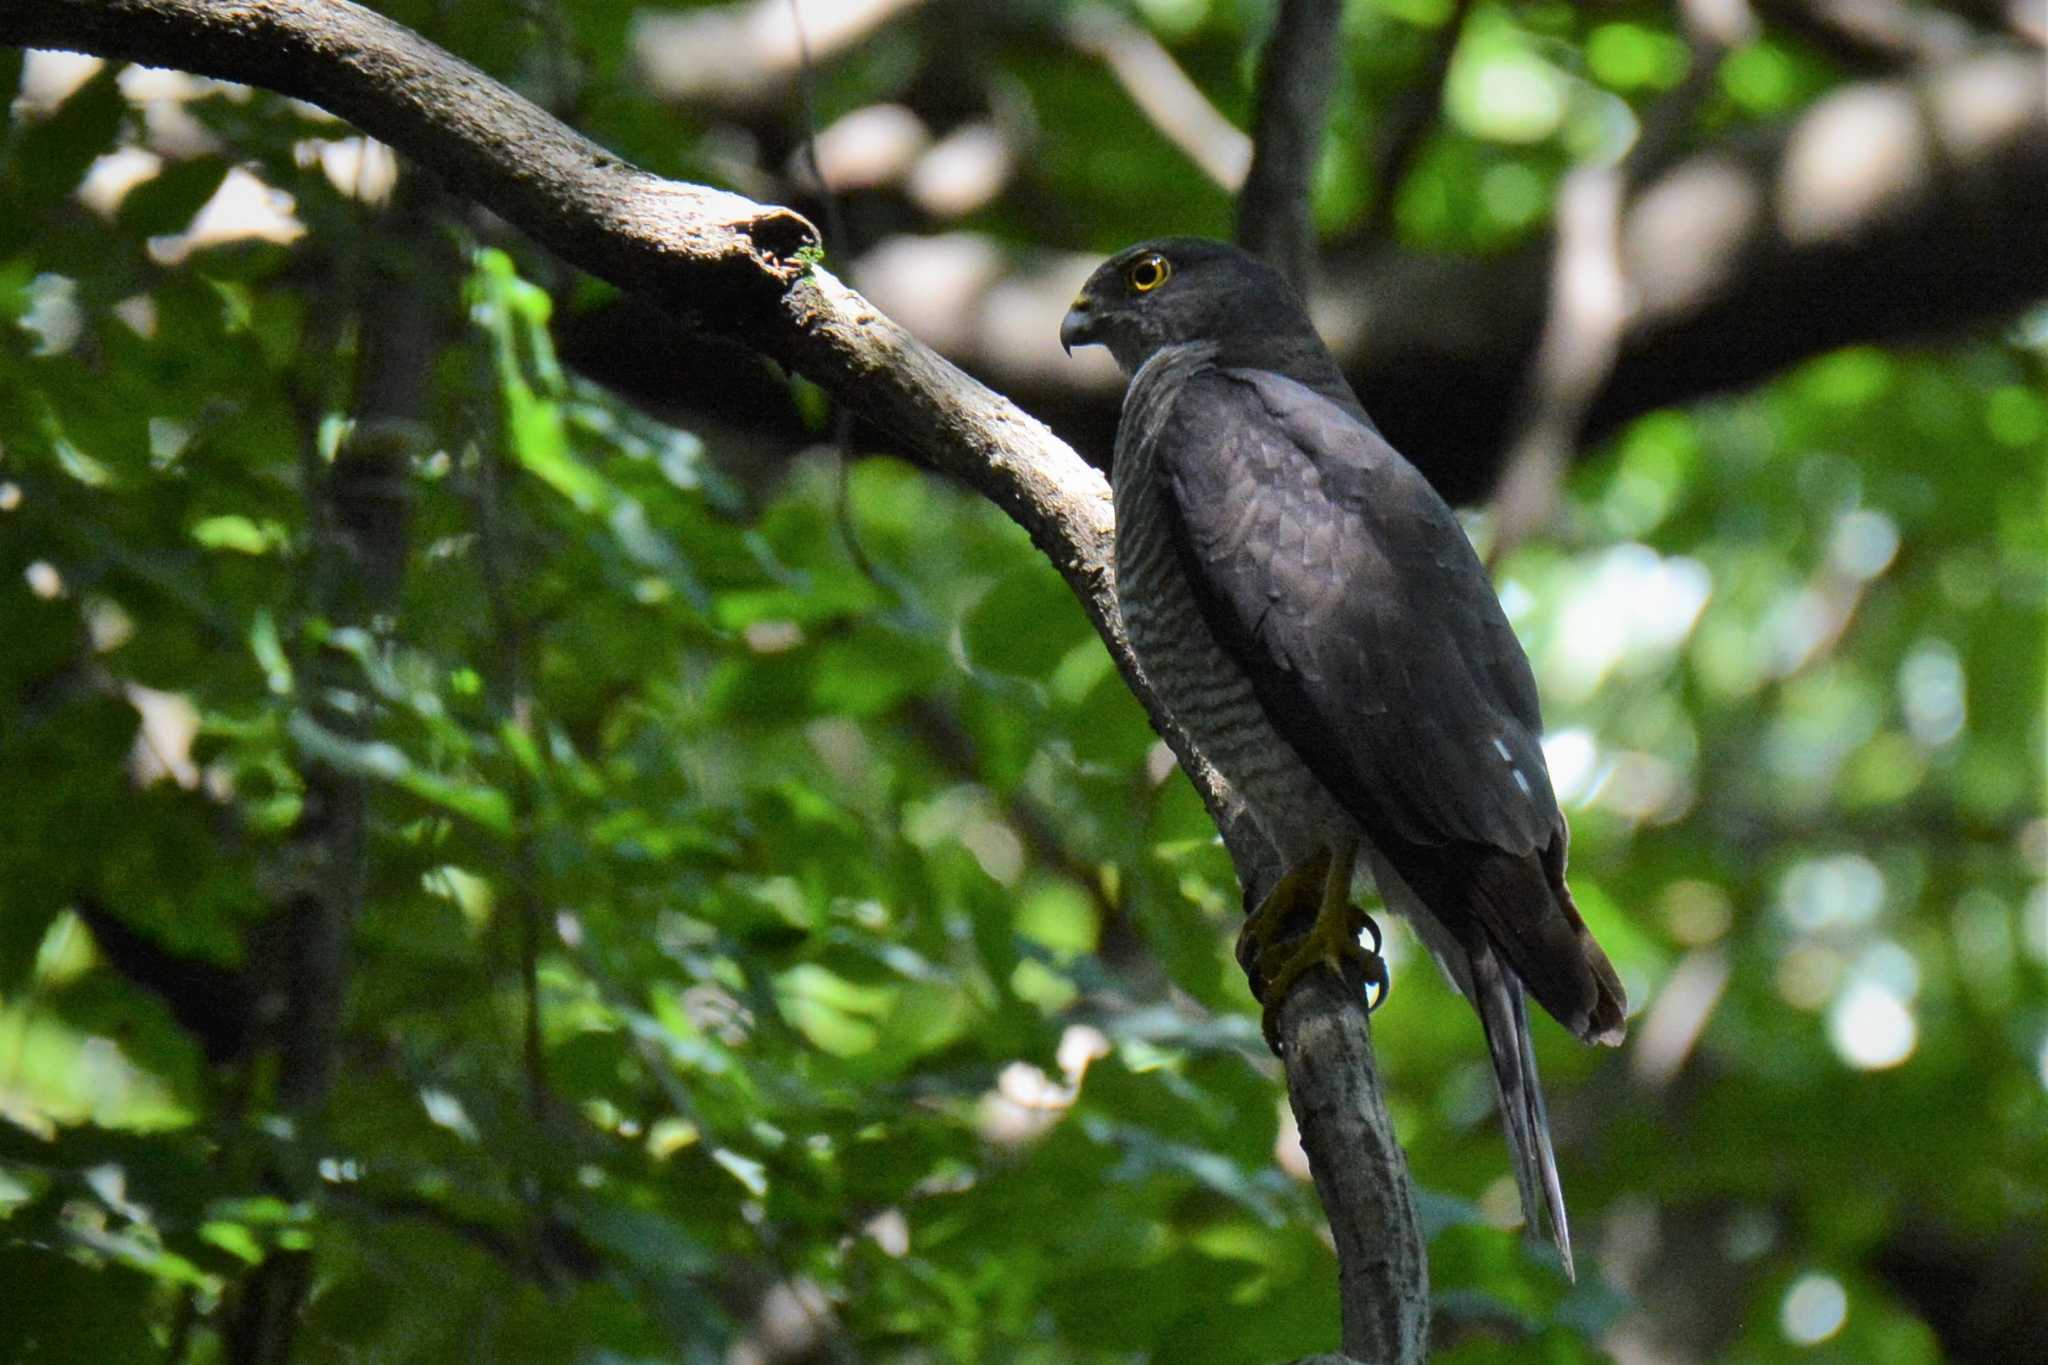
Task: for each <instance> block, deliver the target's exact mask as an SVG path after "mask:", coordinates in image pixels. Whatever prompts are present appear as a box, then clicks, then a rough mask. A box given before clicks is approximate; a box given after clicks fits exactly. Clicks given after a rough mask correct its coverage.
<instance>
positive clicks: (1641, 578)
mask: <svg viewBox="0 0 2048 1365" xmlns="http://www.w3.org/2000/svg"><path fill="white" fill-rule="evenodd" d="M1712 590H1713V579H1712V577H1711V575H1709V574H1708V572H1707V569H1706V566H1705V565H1704V564H1701V563H1700V562H1699V561H1698V560H1694V559H1687V558H1683V557H1680V556H1673V557H1672V558H1669V559H1667V558H1664V557H1662V556H1660V555H1659V554H1658V553H1657V552H1656V551H1655V550H1652V549H1651V548H1650V547H1649V546H1647V545H1639V544H1636V543H1633V542H1631V543H1629V544H1625V545H1617V546H1615V547H1614V548H1613V549H1611V550H1608V551H1607V552H1606V553H1605V554H1602V555H1601V556H1599V558H1598V560H1597V561H1596V563H1595V565H1594V567H1593V570H1592V573H1591V574H1590V576H1589V577H1587V578H1586V579H1585V580H1584V581H1583V582H1582V583H1581V584H1580V585H1579V586H1578V587H1577V588H1576V590H1574V591H1572V592H1571V593H1570V595H1569V597H1568V598H1567V600H1566V603H1565V607H1564V610H1563V612H1562V613H1561V615H1560V617H1559V619H1558V623H1557V630H1556V634H1555V637H1554V639H1553V641H1552V643H1551V645H1550V648H1549V651H1548V652H1549V654H1550V655H1551V658H1550V659H1549V660H1548V662H1550V663H1551V665H1552V667H1551V668H1550V669H1548V670H1547V672H1548V674H1549V677H1548V679H1547V681H1548V682H1549V683H1550V685H1551V686H1550V691H1551V692H1552V693H1553V694H1554V695H1556V696H1557V697H1559V698H1560V699H1577V700H1583V699H1584V698H1586V697H1589V696H1591V695H1592V694H1593V692H1594V691H1595V689H1597V688H1598V687H1599V686H1600V684H1601V683H1602V682H1603V681H1605V679H1606V678H1607V675H1608V674H1609V673H1611V672H1613V671H1614V670H1615V669H1616V668H1617V667H1619V666H1621V665H1623V664H1624V663H1631V662H1636V661H1639V660H1650V659H1655V658H1657V657H1658V656H1660V655H1668V654H1669V653H1670V652H1671V651H1673V650H1675V649H1676V648H1677V647H1678V646H1679V645H1681V644H1682V643H1684V641H1685V639H1686V637H1687V636H1688V635H1690V634H1691V633H1692V628H1693V626H1694V624H1695V623H1696V622H1697V621H1698V620H1699V616H1700V612H1701V610H1702V609H1704V608H1705V606H1706V604H1707V599H1708V597H1709V596H1710V595H1711V593H1712Z"/></svg>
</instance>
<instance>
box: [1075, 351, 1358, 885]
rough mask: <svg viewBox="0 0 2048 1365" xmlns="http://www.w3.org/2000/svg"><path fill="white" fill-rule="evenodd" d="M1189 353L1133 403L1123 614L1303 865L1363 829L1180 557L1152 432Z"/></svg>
mask: <svg viewBox="0 0 2048 1365" xmlns="http://www.w3.org/2000/svg"><path fill="white" fill-rule="evenodd" d="M1182 349H1183V348H1171V349H1170V350H1168V351H1163V352H1161V353H1160V355H1158V356H1156V357H1154V358H1153V360H1151V361H1149V362H1148V363H1147V364H1146V365H1145V367H1144V368H1143V369H1141V370H1140V371H1139V372H1138V375H1137V376H1136V377H1134V378H1133V380H1132V382H1131V386H1130V389H1129V391H1128V392H1127V394H1126V396H1125V420H1124V421H1123V423H1122V424H1121V426H1120V428H1119V431H1118V437H1117V448H1116V461H1115V464H1114V466H1113V467H1112V470H1111V480H1110V483H1111V491H1112V494H1113V496H1114V499H1115V505H1116V595H1117V605H1118V607H1119V609H1120V610H1121V611H1122V613H1123V618H1124V628H1125V630H1126V631H1127V632H1128V633H1129V635H1130V641H1131V648H1132V650H1133V651H1134V652H1135V653H1136V654H1137V656H1138V662H1139V664H1140V665H1142V666H1143V668H1144V670H1145V674H1146V676H1147V677H1148V678H1150V679H1151V682H1152V685H1153V687H1154V688H1155V689H1157V691H1158V693H1159V696H1160V699H1161V700H1162V701H1164V702H1165V703H1166V708H1167V710H1168V711H1170V712H1171V713H1172V715H1173V718H1174V719H1175V720H1176V721H1177V722H1178V723H1179V724H1180V726H1181V727H1182V728H1183V729H1185V730H1186V731H1187V733H1188V737H1189V738H1190V739H1192V740H1193V741H1194V743H1195V745H1196V747H1197V748H1199V749H1201V751H1202V752H1203V754H1205V755H1206V756H1207V757H1208V759H1209V761H1210V762H1211V763H1212V764H1214V765H1215V767H1216V770H1217V772H1218V773H1220V774H1221V775H1222V776H1223V778H1224V779H1225V780H1226V781H1228V782H1229V783H1230V784H1231V786H1232V787H1234V788H1236V789H1237V791H1238V793H1239V795H1240V796H1241V797H1243V799H1244V800H1245V802H1246V805H1247V807H1248V809H1249V811H1250V813H1251V816H1252V819H1253V820H1254V821H1256V822H1257V824H1258V826H1259V829H1260V831H1261V832H1262V833H1263V834H1265V836H1266V838H1267V840H1268V841H1269V842H1270V843H1271V844H1272V845H1273V846H1274V847H1275V848H1276V849H1278V850H1279V852H1280V855H1281V858H1282V860H1283V861H1284V862H1285V863H1287V864H1289V865H1292V864H1294V863H1296V862H1299V861H1301V860H1303V859H1305V858H1307V857H1309V856H1310V855H1312V854H1313V853H1315V852H1316V851H1317V850H1318V849H1320V848H1321V847H1323V846H1324V845H1326V844H1327V843H1328V842H1329V839H1330V838H1331V836H1333V835H1335V834H1337V833H1339V832H1343V833H1353V832H1355V828H1356V827H1355V825H1354V824H1353V822H1352V821H1351V820H1350V819H1349V817H1347V816H1345V815H1344V814H1343V812H1342V811H1341V810H1340V808H1339V807H1338V806H1337V804H1336V802H1335V800H1334V799H1333V798H1332V797H1331V796H1330V795H1329V793H1328V791H1327V790H1326V789H1325V788H1324V787H1323V785H1322V783H1321V782H1319V781H1318V780H1317V779H1316V777H1315V775H1314V774H1313V773H1311V772H1310V771H1309V769H1308V765H1307V764H1305V763H1303V762H1302V760H1301V758H1300V756H1299V755H1298V754H1297V753H1296V752H1295V750H1294V747H1293V746H1292V745H1291V744H1289V743H1288V742H1287V740H1285V739H1283V738H1282V737H1281V736H1280V734H1279V732H1278V731H1276V730H1275V729H1274V728H1273V726H1272V724H1271V723H1270V722H1269V721H1268V720H1267V719H1266V712H1265V709H1264V708H1263V707H1262V706H1261V705H1260V704H1259V699H1258V697H1257V695H1256V694H1255V693H1254V692H1253V690H1252V684H1251V679H1250V678H1249V677H1247V676H1246V674H1245V672H1244V670H1243V669H1241V668H1239V667H1238V666H1237V665H1236V664H1235V663H1234V662H1232V661H1231V658H1230V656H1229V655H1228V654H1227V653H1226V652H1225V651H1224V649H1223V647H1222V646H1221V645H1220V644H1218V643H1217V640H1216V637H1215V635H1214V634H1213V633H1212V632H1211V631H1210V629H1209V625H1208V622H1207V620H1206V619H1204V617H1203V615H1202V609H1201V606H1200V604H1199V603H1198V602H1197V601H1196V600H1195V595H1194V591H1193V589H1192V588H1191V587H1190V585H1189V583H1188V580H1187V574H1186V570H1185V567H1184V566H1183V565H1182V563H1181V561H1180V557H1179V555H1178V553H1177V552H1176V550H1175V547H1174V544H1173V538H1172V537H1173V515H1172V512H1171V509H1170V507H1169V505H1168V499H1169V498H1170V497H1171V493H1170V491H1169V490H1168V489H1167V488H1166V487H1165V486H1164V481H1163V480H1162V479H1161V478H1159V477H1158V470H1157V461H1156V459H1155V458H1154V454H1155V452H1154V449H1153V443H1152V442H1151V441H1150V440H1148V439H1146V438H1145V436H1144V434H1143V433H1144V432H1146V431H1147V430H1156V429H1157V424H1156V423H1155V422H1151V421H1147V420H1146V417H1147V414H1146V413H1145V412H1144V409H1145V408H1146V407H1147V406H1148V405H1154V404H1157V403H1159V402H1160V401H1162V396H1163V395H1170V394H1171V393H1172V392H1173V391H1174V389H1175V388H1176V387H1177V385H1176V384H1175V383H1174V380H1175V379H1176V378H1177V377H1178V376H1177V375H1176V374H1175V373H1174V371H1175V370H1176V369H1179V370H1182V371H1185V370H1186V369H1188V368H1192V367H1193V366H1195V365H1199V364H1201V363H1205V362H1206V359H1207V357H1205V356H1201V355H1199V354H1195V355H1175V354H1174V352H1175V351H1179V350H1182ZM1167 401H1170V399H1168V400H1167ZM1134 408H1135V409H1137V411H1136V412H1134V411H1133V409H1134ZM1134 417H1135V418H1136V420H1133V418H1134Z"/></svg>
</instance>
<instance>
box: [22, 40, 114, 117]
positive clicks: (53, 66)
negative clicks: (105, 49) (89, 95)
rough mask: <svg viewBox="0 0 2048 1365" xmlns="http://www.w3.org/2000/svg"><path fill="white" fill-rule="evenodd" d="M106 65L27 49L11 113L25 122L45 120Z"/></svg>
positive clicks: (76, 55) (77, 54)
mask: <svg viewBox="0 0 2048 1365" xmlns="http://www.w3.org/2000/svg"><path fill="white" fill-rule="evenodd" d="M105 65H106V62H105V61H104V60H103V59H101V58H99V57H88V56H86V55H85V54H84V53H83V52H55V51H52V50H50V49H48V48H30V49H29V50H28V51H27V52H25V53H23V54H22V62H21V82H20V85H19V87H18V89H17V92H16V94H15V96H14V112H15V113H16V114H19V115H21V116H23V117H24V118H30V119H37V118H45V117H47V116H48V115H50V114H52V113H54V112H55V111H56V109H57V106H58V105H60V104H62V103H64V101H65V100H68V99H70V98H71V97H72V96H73V95H74V94H76V93H77V92H78V89H79V87H81V86H83V85H84V84H85V83H86V82H87V81H89V80H91V79H92V78H93V77H94V76H97V75H98V74H99V73H100V68H101V67H103V66H105Z"/></svg>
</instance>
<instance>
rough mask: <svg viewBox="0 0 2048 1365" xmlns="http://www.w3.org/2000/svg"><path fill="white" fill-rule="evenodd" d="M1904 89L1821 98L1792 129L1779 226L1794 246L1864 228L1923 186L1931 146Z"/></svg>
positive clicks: (1782, 170) (1853, 90)
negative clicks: (1886, 208) (1893, 201)
mask: <svg viewBox="0 0 2048 1365" xmlns="http://www.w3.org/2000/svg"><path fill="white" fill-rule="evenodd" d="M1930 142H1931V139H1930V138H1929V137H1928V136H1927V129H1926V128H1925V127H1924V126H1923V125H1922V123H1921V106H1920V104H1919V101H1918V100H1917V99H1916V97H1915V96H1914V94H1913V92H1912V91H1910V90H1907V89H1903V88H1897V87H1886V86H1876V85H1865V86H1858V87H1850V88H1846V89H1842V90H1838V91H1836V92H1834V93H1833V94H1831V95H1828V96H1827V97H1825V98H1823V99H1822V100H1820V101H1819V102H1818V103H1817V104H1815V105H1814V106H1813V108H1812V109H1811V110H1810V111H1809V112H1808V113H1807V115H1806V116H1805V117H1804V118H1802V119H1801V120H1799V122H1798V123H1796V124H1794V125H1793V128H1792V135H1791V137H1790V138H1789V139H1788V140H1787V142H1786V144H1785V157H1784V161H1783V162H1782V163H1781V165H1780V167H1779V171H1778V185H1777V194H1776V206H1777V218H1778V228H1779V230H1780V231H1781V232H1783V233H1784V234H1785V236H1786V237H1787V238H1788V239H1789V240H1791V241H1792V242H1794V243H1795V244H1804V243H1809V242H1814V241H1818V240H1821V239H1823V238H1827V237H1832V236H1835V235H1836V234H1838V233H1840V232H1842V231H1844V230H1846V229H1848V228H1850V227H1851V226H1853V225H1855V224H1858V223H1862V222H1866V221H1868V220H1869V219H1870V217H1871V216H1872V215H1873V214H1875V213H1877V212H1878V211H1879V210H1880V209H1881V208H1882V206H1883V205H1884V204H1885V203H1886V202H1887V201H1888V200H1891V199H1894V198H1896V197H1898V196H1900V195H1902V194H1905V193H1906V192H1908V191H1909V190H1911V189H1912V188H1913V187H1914V186H1916V185H1918V184H1920V183H1922V182H1924V181H1925V179H1926V177H1927V166H1928V157H1929V154H1930V152H1931V151H1932V148H1931V147H1930V145H1929V143H1930Z"/></svg>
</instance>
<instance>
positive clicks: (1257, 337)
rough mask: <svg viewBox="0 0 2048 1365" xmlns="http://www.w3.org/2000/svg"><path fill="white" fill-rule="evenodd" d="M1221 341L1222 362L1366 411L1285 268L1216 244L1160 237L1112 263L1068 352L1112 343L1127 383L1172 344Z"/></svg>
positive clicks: (1085, 290)
mask: <svg viewBox="0 0 2048 1365" xmlns="http://www.w3.org/2000/svg"><path fill="white" fill-rule="evenodd" d="M1190 341H1206V342H1213V343H1215V344H1216V346H1217V348H1218V350H1217V357H1216V363H1217V364H1218V365H1220V366H1224V367H1230V368H1241V369H1256V370H1271V371H1273V372H1275V373H1277V374H1283V375H1286V376H1287V377H1289V378H1290V379H1294V380H1297V381H1299V382H1300V383H1303V384H1306V385H1307V386H1308V387H1310V388H1312V389H1315V390H1316V391H1317V392H1319V393H1323V394H1325V395H1327V396H1329V397H1330V398H1332V399H1334V400H1336V401H1337V402H1338V403H1340V404H1342V405H1343V406H1344V407H1346V408H1348V409H1350V410H1352V411H1353V412H1356V413H1357V414H1358V415H1359V416H1360V417H1361V418H1363V417H1364V413H1363V412H1362V411H1360V410H1359V407H1358V400H1357V398H1356V397H1354V396H1353V395H1352V392H1351V387H1350V385H1348V384H1347V383H1346V382H1345V381H1344V377H1343V375H1342V373H1341V372H1340V371H1339V370H1338V368H1337V364H1336V362H1335V361H1334V360H1333V359H1331V357H1330V353H1329V351H1328V350H1327V349H1325V348H1324V346H1323V343H1322V340H1321V338H1319V337H1318V336H1317V335H1316V332H1315V328H1314V327H1313V326H1312V325H1310V323H1309V320H1308V313H1307V310H1305V309H1304V308H1303V307H1302V304H1301V299H1300V298H1299V297H1298V296H1297V295H1296V294H1295V292H1294V289H1293V288H1292V286H1290V285H1289V284H1288V283H1287V280H1286V279H1285V277H1283V276H1282V275H1281V274H1280V272H1279V271H1277V270H1275V269H1273V267H1271V266H1269V265H1267V264H1266V263H1265V262H1264V261H1262V260H1260V259H1259V258H1258V257H1256V256H1254V255H1252V254H1251V253H1250V252H1248V251H1243V250H1241V249H1239V248H1237V247H1234V246H1232V245H1230V244H1229V243H1228V242H1218V241H1212V240H1210V239H1209V238H1206V237H1155V238H1153V239H1151V240H1150V241H1144V242H1139V243H1138V244H1137V245H1135V246H1130V247H1126V248H1124V249H1123V250H1122V251H1119V252H1118V253H1116V255H1114V256H1111V257H1110V258H1109V259H1108V260H1106V261H1104V262H1103V263H1102V264H1101V265H1100V266H1097V267H1096V269H1095V273H1094V274H1092V275H1090V276H1089V277H1088V282H1087V283H1086V284H1084V285H1082V286H1081V293H1080V296H1079V297H1077V298H1076V299H1075V300H1074V306H1073V307H1072V308H1071V309H1069V310H1068V312H1067V316H1066V319H1065V320H1064V321H1063V322H1061V324H1060V345H1062V346H1064V347H1065V348H1066V349H1067V351H1068V352H1069V353H1072V351H1073V349H1074V348H1075V347H1076V346H1091V345H1095V346H1105V347H1107V348H1108V349H1109V353H1110V355H1112V356H1114V357H1115V358H1116V363H1117V367H1118V368H1119V369H1121V370H1122V371H1123V372H1124V374H1125V375H1126V376H1130V375H1133V374H1136V373H1137V372H1138V368H1139V367H1140V366H1141V365H1143V364H1144V363H1145V362H1146V361H1147V360H1148V359H1150V358H1151V357H1152V356H1153V355H1154V354H1155V353H1156V352H1158V351H1159V350H1160V349H1161V348H1163V347H1166V346H1172V345H1176V344H1179V343H1182V342H1190Z"/></svg>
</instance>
